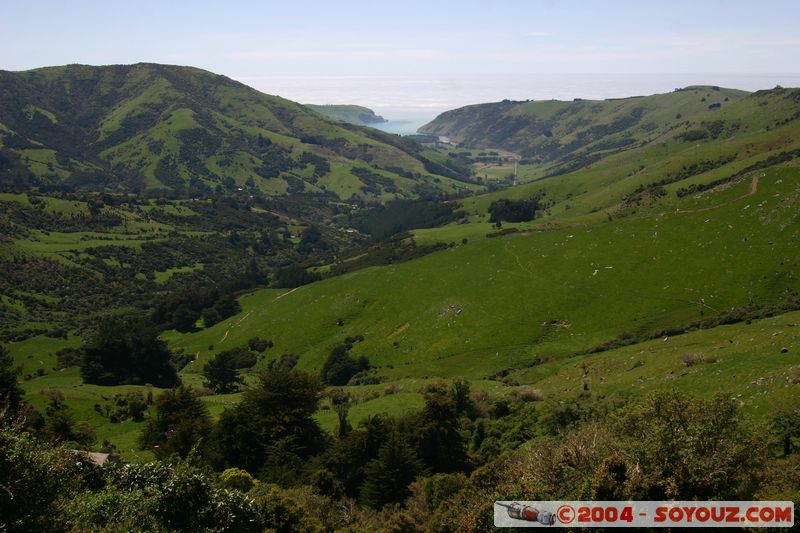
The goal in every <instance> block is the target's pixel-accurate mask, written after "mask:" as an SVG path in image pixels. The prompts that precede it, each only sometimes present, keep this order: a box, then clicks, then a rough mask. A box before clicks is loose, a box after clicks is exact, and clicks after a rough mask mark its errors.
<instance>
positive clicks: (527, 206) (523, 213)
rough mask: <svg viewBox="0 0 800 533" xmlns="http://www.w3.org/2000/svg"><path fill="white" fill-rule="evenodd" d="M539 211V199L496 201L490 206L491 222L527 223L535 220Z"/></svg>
mask: <svg viewBox="0 0 800 533" xmlns="http://www.w3.org/2000/svg"><path fill="white" fill-rule="evenodd" d="M538 210H539V199H538V198H529V199H528V200H509V199H502V200H495V201H494V202H492V203H491V205H489V222H492V223H497V222H527V221H529V220H533V218H534V217H535V216H536V212H537V211H538Z"/></svg>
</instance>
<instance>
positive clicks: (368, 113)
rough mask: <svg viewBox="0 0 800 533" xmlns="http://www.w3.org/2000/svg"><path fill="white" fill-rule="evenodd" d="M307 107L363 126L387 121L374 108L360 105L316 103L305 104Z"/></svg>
mask: <svg viewBox="0 0 800 533" xmlns="http://www.w3.org/2000/svg"><path fill="white" fill-rule="evenodd" d="M305 106H306V107H308V108H311V109H313V110H314V111H316V112H317V113H321V114H323V115H325V116H328V117H331V118H335V119H336V120H343V121H344V122H349V123H350V124H358V125H361V126H370V125H372V124H381V123H383V122H387V121H386V119H385V118H383V117H382V116H380V115H376V114H375V111H373V110H372V109H369V108H366V107H363V106H360V105H315V104H305Z"/></svg>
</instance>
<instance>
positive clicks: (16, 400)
mask: <svg viewBox="0 0 800 533" xmlns="http://www.w3.org/2000/svg"><path fill="white" fill-rule="evenodd" d="M19 370H20V369H19V367H17V366H15V365H14V358H13V357H11V353H10V352H9V351H8V350H7V349H6V348H5V346H3V345H2V344H0V416H1V415H2V414H4V413H5V414H9V415H13V414H15V413H16V412H17V411H18V410H19V407H20V404H21V403H22V395H23V394H24V393H23V392H22V389H21V388H20V386H19V383H18V382H17V376H18V375H19Z"/></svg>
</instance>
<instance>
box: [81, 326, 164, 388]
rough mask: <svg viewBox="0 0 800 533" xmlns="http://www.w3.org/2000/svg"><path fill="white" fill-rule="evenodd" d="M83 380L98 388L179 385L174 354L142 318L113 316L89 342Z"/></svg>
mask: <svg viewBox="0 0 800 533" xmlns="http://www.w3.org/2000/svg"><path fill="white" fill-rule="evenodd" d="M81 377H83V380H84V381H85V382H86V383H92V384H96V385H126V384H127V385H144V384H146V383H150V384H152V385H155V386H157V387H172V386H175V385H177V384H178V383H179V381H180V380H179V378H178V374H177V372H176V370H175V367H174V366H173V364H172V353H171V352H170V350H169V348H167V344H166V343H165V342H164V341H162V340H160V339H159V338H158V331H157V330H156V328H155V326H154V325H153V323H152V322H150V321H149V320H148V319H147V318H145V317H142V316H136V315H130V316H123V315H117V316H111V317H107V318H105V319H103V320H101V321H100V324H99V325H98V328H97V330H96V331H95V332H94V334H92V335H91V336H90V337H89V339H88V340H87V342H86V345H85V346H84V349H83V357H82V359H81Z"/></svg>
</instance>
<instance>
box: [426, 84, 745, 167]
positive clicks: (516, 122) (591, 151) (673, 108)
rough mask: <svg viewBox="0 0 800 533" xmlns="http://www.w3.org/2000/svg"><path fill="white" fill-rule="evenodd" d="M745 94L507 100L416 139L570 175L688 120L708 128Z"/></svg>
mask: <svg viewBox="0 0 800 533" xmlns="http://www.w3.org/2000/svg"><path fill="white" fill-rule="evenodd" d="M747 95H748V93H747V92H745V91H739V90H734V89H725V88H720V87H703V86H692V87H687V88H685V89H681V90H676V91H675V92H672V93H668V94H657V95H652V96H644V97H631V98H620V99H610V100H601V101H598V100H581V99H576V100H574V101H571V102H567V101H558V100H547V101H525V102H517V101H509V100H504V101H502V102H497V103H490V104H479V105H472V106H467V107H462V108H459V109H454V110H452V111H447V112H445V113H442V114H441V115H439V116H438V117H436V119H434V120H433V121H432V122H430V123H428V124H426V125H425V126H423V127H422V128H420V131H421V132H424V133H429V134H436V135H441V136H446V137H449V138H450V140H451V141H453V142H457V143H460V144H463V145H464V146H467V147H475V148H502V149H505V150H510V151H512V152H516V153H518V154H519V155H520V156H521V157H522V159H523V160H524V162H527V163H530V164H537V165H545V166H547V167H549V169H550V171H551V172H554V171H561V172H563V171H565V170H574V169H575V168H579V167H583V166H585V165H588V164H590V163H592V162H594V161H596V160H597V159H600V158H602V157H605V156H607V155H609V154H612V153H616V152H620V151H623V150H629V149H631V148H635V147H637V146H641V145H642V144H645V143H647V142H650V141H652V140H653V139H655V138H657V137H659V136H660V135H663V134H665V133H666V132H669V131H673V130H679V129H680V128H681V127H682V126H684V125H685V124H686V120H687V118H688V117H696V116H701V115H702V117H703V120H706V121H709V122H712V121H716V120H718V119H719V115H720V114H723V113H724V112H725V111H727V110H728V108H729V107H732V106H733V105H734V104H735V103H736V102H738V101H740V100H742V99H743V98H746V97H747Z"/></svg>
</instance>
